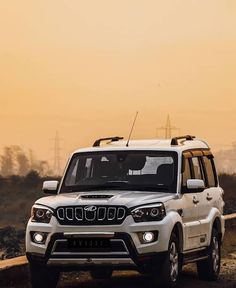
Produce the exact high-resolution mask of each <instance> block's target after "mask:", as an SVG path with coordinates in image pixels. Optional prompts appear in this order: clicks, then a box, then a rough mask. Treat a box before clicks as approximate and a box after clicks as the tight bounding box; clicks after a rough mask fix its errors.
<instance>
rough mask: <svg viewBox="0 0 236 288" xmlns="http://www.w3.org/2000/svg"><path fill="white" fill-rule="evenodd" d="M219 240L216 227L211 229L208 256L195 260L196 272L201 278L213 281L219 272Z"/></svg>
mask: <svg viewBox="0 0 236 288" xmlns="http://www.w3.org/2000/svg"><path fill="white" fill-rule="evenodd" d="M220 262H221V242H220V238H219V234H218V233H217V231H216V229H213V230H212V236H211V244H210V246H209V251H208V258H207V259H205V260H201V261H198V262H197V272H198V276H199V278H200V279H201V280H207V281H215V280H217V279H218V276H219V273H220Z"/></svg>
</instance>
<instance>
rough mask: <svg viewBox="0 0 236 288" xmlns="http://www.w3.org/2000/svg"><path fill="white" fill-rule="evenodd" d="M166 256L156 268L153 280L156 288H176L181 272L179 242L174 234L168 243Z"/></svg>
mask: <svg viewBox="0 0 236 288" xmlns="http://www.w3.org/2000/svg"><path fill="white" fill-rule="evenodd" d="M168 247H169V248H168V251H167V255H166V257H165V258H164V261H163V262H162V263H161V265H160V266H159V267H158V268H159V269H157V271H156V272H154V273H156V276H155V275H154V280H155V282H156V283H157V285H158V287H162V288H173V287H176V285H177V283H178V279H179V274H180V270H181V268H180V267H181V257H180V252H179V241H178V238H177V237H176V235H175V234H174V233H172V235H171V237H170V241H169V246H168Z"/></svg>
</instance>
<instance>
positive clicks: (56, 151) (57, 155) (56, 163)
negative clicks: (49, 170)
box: [53, 131, 62, 176]
mask: <svg viewBox="0 0 236 288" xmlns="http://www.w3.org/2000/svg"><path fill="white" fill-rule="evenodd" d="M53 140H54V149H53V150H54V165H53V174H54V175H55V176H60V175H61V157H60V151H61V148H60V142H61V140H62V139H61V138H60V137H59V133H58V131H56V136H55V138H54V139H53Z"/></svg>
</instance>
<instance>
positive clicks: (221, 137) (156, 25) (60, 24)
mask: <svg viewBox="0 0 236 288" xmlns="http://www.w3.org/2000/svg"><path fill="white" fill-rule="evenodd" d="M137 110H138V111H139V117H138V120H137V124H136V127H135V130H134V134H133V137H134V138H153V137H155V136H156V127H159V126H163V125H164V123H165V121H166V117H167V114H168V113H169V114H170V116H171V119H172V121H173V124H174V125H175V126H177V127H179V128H181V134H184V133H190V134H196V135H197V136H199V137H202V138H205V139H206V140H208V141H209V142H210V144H211V145H212V146H213V148H214V149H215V150H218V149H221V148H224V149H225V148H227V146H225V145H230V144H231V142H232V141H235V140H236V1H235V0H195V1H194V0H182V1H181V0H172V1H170V0H162V1H160V0H119V1H118V0H93V1H92V0H83V1H82V0H64V1H62V0H41V1H36V0H34V1H33V0H28V1H26V0H20V1H19V0H15V1H14V0H0V119H1V121H0V131H1V142H0V147H3V146H5V145H9V144H17V145H22V146H23V147H25V148H32V149H33V150H34V151H35V153H36V154H38V155H39V157H42V158H44V159H47V158H48V159H50V157H52V150H50V148H51V147H52V146H53V142H52V140H51V139H52V138H53V137H54V136H55V133H56V130H58V131H59V133H60V136H61V137H62V138H63V139H64V140H63V143H62V147H63V156H64V157H65V158H66V157H67V155H68V153H69V152H70V151H72V150H73V149H75V148H77V147H81V146H87V145H90V144H91V143H92V142H93V140H94V139H96V138H98V137H102V136H103V137H104V136H110V135H121V136H125V137H127V135H128V132H129V129H130V126H131V123H132V120H133V117H134V114H135V111H137ZM160 135H161V134H160Z"/></svg>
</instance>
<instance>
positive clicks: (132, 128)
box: [126, 111, 138, 147]
mask: <svg viewBox="0 0 236 288" xmlns="http://www.w3.org/2000/svg"><path fill="white" fill-rule="evenodd" d="M137 116H138V111H137V112H136V114H135V117H134V122H133V125H132V127H131V130H130V133H129V137H128V141H127V143H126V147H129V140H130V138H131V135H132V132H133V130H134V125H135V122H136V119H137Z"/></svg>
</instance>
